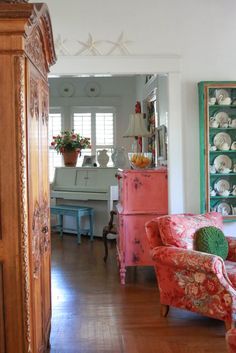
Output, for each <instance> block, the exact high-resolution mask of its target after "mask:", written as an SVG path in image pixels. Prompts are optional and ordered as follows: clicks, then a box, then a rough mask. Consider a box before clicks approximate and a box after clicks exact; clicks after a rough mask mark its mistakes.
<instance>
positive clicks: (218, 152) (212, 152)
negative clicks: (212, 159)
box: [209, 150, 236, 154]
mask: <svg viewBox="0 0 236 353" xmlns="http://www.w3.org/2000/svg"><path fill="white" fill-rule="evenodd" d="M209 152H210V154H222V153H235V154H236V151H232V150H229V151H209Z"/></svg>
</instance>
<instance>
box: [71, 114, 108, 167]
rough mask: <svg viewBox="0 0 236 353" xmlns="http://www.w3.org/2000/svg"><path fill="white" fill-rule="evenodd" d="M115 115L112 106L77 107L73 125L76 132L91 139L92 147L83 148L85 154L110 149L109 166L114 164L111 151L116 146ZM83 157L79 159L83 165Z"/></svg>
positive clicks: (79, 162)
mask: <svg viewBox="0 0 236 353" xmlns="http://www.w3.org/2000/svg"><path fill="white" fill-rule="evenodd" d="M114 116H115V111H114V109H112V108H101V107H98V108H92V109H91V108H87V109H86V108H83V109H82V108H75V109H74V113H73V117H72V125H73V129H74V131H75V132H76V133H79V134H81V135H82V136H84V137H89V138H90V139H91V145H92V148H91V149H87V150H82V156H81V157H83V156H84V155H96V156H97V152H98V151H99V150H102V149H106V150H108V155H109V157H110V160H109V163H108V166H112V160H111V153H112V148H113V146H114ZM82 162H83V158H79V159H78V164H77V165H78V166H81V165H82Z"/></svg>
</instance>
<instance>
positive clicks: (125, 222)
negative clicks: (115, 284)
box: [117, 168, 168, 284]
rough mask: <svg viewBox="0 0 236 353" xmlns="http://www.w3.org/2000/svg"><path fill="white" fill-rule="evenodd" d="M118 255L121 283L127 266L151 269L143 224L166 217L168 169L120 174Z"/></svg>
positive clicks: (123, 172)
mask: <svg viewBox="0 0 236 353" xmlns="http://www.w3.org/2000/svg"><path fill="white" fill-rule="evenodd" d="M118 186H119V203H118V205H117V211H118V234H119V235H118V240H117V252H118V261H119V266H120V279H121V283H122V284H125V273H126V267H127V266H151V265H153V261H152V259H151V257H150V255H149V249H150V248H149V245H148V241H147V238H146V233H145V223H146V222H147V221H149V220H151V219H152V218H154V217H157V216H159V215H165V214H167V213H168V186H167V169H166V168H160V169H147V170H131V169H129V170H128V169H127V170H119V172H118Z"/></svg>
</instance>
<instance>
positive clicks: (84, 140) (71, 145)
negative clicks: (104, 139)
mask: <svg viewBox="0 0 236 353" xmlns="http://www.w3.org/2000/svg"><path fill="white" fill-rule="evenodd" d="M51 146H52V147H53V148H54V149H55V150H56V151H57V153H61V154H62V155H63V158H64V164H65V166H66V167H75V166H76V163H77V158H78V155H79V156H81V150H82V149H84V148H90V147H91V145H90V138H88V137H82V136H81V135H80V134H76V133H75V132H74V131H73V130H72V131H69V130H65V131H62V132H61V134H60V135H57V136H53V141H52V142H51Z"/></svg>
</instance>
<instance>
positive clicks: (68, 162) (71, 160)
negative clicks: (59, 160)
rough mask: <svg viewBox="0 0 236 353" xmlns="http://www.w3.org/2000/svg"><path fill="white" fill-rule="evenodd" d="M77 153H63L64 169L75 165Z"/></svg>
mask: <svg viewBox="0 0 236 353" xmlns="http://www.w3.org/2000/svg"><path fill="white" fill-rule="evenodd" d="M78 154H79V152H78V151H66V152H63V153H62V155H63V158H64V165H65V167H75V166H76V164H77V158H78Z"/></svg>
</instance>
